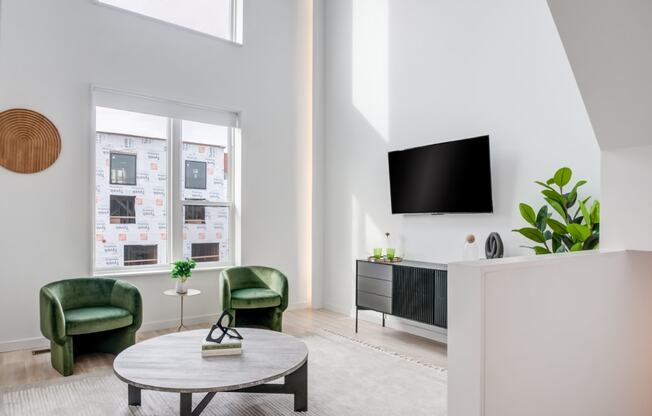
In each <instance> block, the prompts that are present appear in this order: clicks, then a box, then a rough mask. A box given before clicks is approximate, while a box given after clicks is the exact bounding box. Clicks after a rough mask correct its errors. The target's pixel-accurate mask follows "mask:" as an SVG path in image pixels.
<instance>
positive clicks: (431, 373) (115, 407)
mask: <svg viewBox="0 0 652 416" xmlns="http://www.w3.org/2000/svg"><path fill="white" fill-rule="evenodd" d="M302 339H303V340H304V341H305V342H306V344H307V345H308V350H309V357H308V360H309V368H308V377H309V381H308V383H309V384H308V391H309V393H308V409H309V410H308V412H307V413H303V414H305V415H306V416H312V415H314V416H331V415H332V416H344V415H356V416H379V415H410V416H419V415H428V416H443V415H445V414H446V378H447V377H446V371H445V370H443V369H441V368H438V367H435V366H432V365H429V364H427V363H421V362H419V361H417V360H414V359H411V358H410V357H406V356H403V355H400V354H395V353H393V352H391V351H386V350H384V349H383V348H380V347H378V346H374V345H370V344H367V343H364V342H360V341H358V340H356V339H353V338H348V337H345V336H341V335H338V334H336V333H332V332H327V331H320V332H319V333H318V334H311V335H309V336H306V337H303V338H302ZM0 395H1V396H0V398H1V399H0V400H1V401H0V415H7V416H18V415H20V416H26V415H30V416H37V415H62V416H63V415H65V416H69V415H84V416H86V415H87V416H96V415H111V416H114V415H120V416H129V415H138V416H141V415H142V416H145V415H147V416H149V415H156V416H167V415H170V416H172V415H178V414H179V395H177V394H171V393H159V392H152V391H143V393H142V404H143V405H142V407H130V406H128V405H127V386H126V385H125V384H124V383H122V382H121V381H119V380H118V379H117V378H116V377H115V376H114V375H113V373H111V372H108V371H107V372H100V373H97V374H90V375H82V376H71V377H68V378H66V379H63V378H62V379H61V380H54V381H48V382H43V383H37V384H33V385H29V386H19V387H11V388H5V389H2V390H0ZM202 397H203V395H202V394H195V395H193V402H194V405H196V404H197V403H198V402H199V401H200V400H201V398H202ZM292 403H293V402H292V396H289V395H276V394H273V395H272V394H242V393H218V394H217V395H216V396H215V398H214V399H213V400H212V401H211V403H210V404H209V405H208V407H207V408H206V409H205V410H204V412H203V413H202V415H206V416H227V415H228V416H259V415H297V414H300V413H294V412H293V411H292Z"/></svg>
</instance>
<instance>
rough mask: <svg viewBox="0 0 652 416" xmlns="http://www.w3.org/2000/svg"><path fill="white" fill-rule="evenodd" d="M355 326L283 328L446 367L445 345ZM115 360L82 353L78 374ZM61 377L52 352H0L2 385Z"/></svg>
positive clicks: (324, 322) (286, 322)
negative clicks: (332, 335) (327, 334)
mask: <svg viewBox="0 0 652 416" xmlns="http://www.w3.org/2000/svg"><path fill="white" fill-rule="evenodd" d="M354 325H355V321H354V319H352V318H349V317H348V316H345V315H340V314H337V313H334V312H330V311H326V310H311V309H303V310H294V311H287V312H285V314H284V319H283V331H284V332H286V333H288V334H291V335H303V334H308V333H311V332H316V331H319V330H321V329H326V330H330V331H334V332H337V333H340V334H343V335H346V336H350V337H353V338H356V339H360V340H362V341H365V342H368V343H370V344H373V345H377V346H380V347H383V348H385V349H387V350H390V351H394V352H398V353H401V354H404V355H407V356H410V357H413V358H415V359H418V360H420V361H422V362H426V363H430V364H433V365H436V366H439V367H446V345H444V344H440V343H437V342H434V341H430V340H428V339H425V338H421V337H418V336H415V335H410V334H407V333H404V332H400V331H396V330H393V329H390V328H383V327H382V326H380V325H376V324H373V323H369V322H365V321H360V327H359V332H358V334H355V327H354ZM208 327H209V325H196V326H194V327H191V328H192V329H199V328H208ZM174 330H175V329H166V330H160V331H143V332H139V333H138V341H142V340H145V339H148V338H152V337H156V336H159V335H164V334H167V333H170V332H172V331H174ZM112 363H113V356H112V355H109V354H90V355H85V356H80V357H78V358H77V360H76V362H75V369H74V371H75V374H84V373H91V372H94V371H100V370H106V369H110V368H111V366H112ZM57 378H62V376H61V375H60V374H59V373H57V372H56V371H55V370H54V369H52V367H51V366H50V354H49V353H44V354H37V355H33V354H32V351H30V350H22V351H12V352H5V353H0V386H16V385H21V384H28V383H33V382H37V381H43V380H51V379H57Z"/></svg>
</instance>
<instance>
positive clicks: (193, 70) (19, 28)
mask: <svg viewBox="0 0 652 416" xmlns="http://www.w3.org/2000/svg"><path fill="white" fill-rule="evenodd" d="M246 3H247V4H246V7H245V16H244V25H245V33H244V42H245V44H244V46H243V47H238V46H234V45H232V44H229V43H227V42H224V41H221V40H217V39H212V38H210V37H208V36H204V35H201V34H196V33H192V32H188V31H185V30H182V29H178V28H175V27H172V26H169V25H165V24H161V23H158V22H153V21H151V20H148V19H144V18H142V17H139V16H135V15H132V14H128V13H125V12H122V11H119V10H114V9H112V8H108V7H104V6H99V5H96V4H94V3H93V2H92V1H91V0H69V1H56V2H54V1H48V0H2V3H1V10H0V19H1V20H0V110H4V109H8V108H13V107H26V108H30V109H33V110H36V111H39V112H42V113H43V114H45V115H46V116H47V117H48V118H50V120H52V121H53V122H54V124H55V125H56V126H57V127H58V129H59V131H60V133H61V137H62V142H63V148H62V153H61V157H60V158H59V160H58V161H57V162H56V163H55V164H54V165H53V166H52V167H50V168H49V169H47V170H46V171H43V172H41V173H38V174H33V175H19V174H15V173H12V172H10V171H8V170H6V169H3V168H0V189H2V195H3V199H2V202H0V218H1V219H2V237H1V238H0V260H1V261H0V264H2V276H3V285H4V288H5V289H4V290H1V291H0V316H3V317H4V318H3V323H2V326H1V327H2V330H1V331H0V350H1V349H7V348H11V347H16V346H24V345H29V344H30V342H33V341H34V340H35V339H36V340H37V339H38V337H39V336H40V333H39V324H38V290H39V288H40V287H41V286H42V285H44V284H46V283H47V282H50V281H53V280H57V279H61V278H67V277H76V276H86V275H88V274H89V273H90V270H91V249H92V240H91V239H90V236H91V228H90V227H91V213H92V207H91V196H90V195H91V194H90V193H91V191H92V190H91V186H90V183H91V180H90V178H91V174H92V172H91V170H90V160H91V159H90V144H91V141H92V140H93V137H92V135H91V134H90V115H91V114H90V109H91V106H90V100H91V96H90V85H91V84H92V83H97V84H101V85H104V86H107V87H112V88H117V89H121V90H126V91H131V92H135V93H141V94H145V95H150V96H156V97H161V98H167V99H173V100H177V101H181V102H187V103H191V104H199V105H207V106H213V107H220V108H225V109H229V110H241V111H242V119H241V121H242V136H243V162H242V168H243V176H242V189H243V192H242V261H243V263H246V264H251V263H259V264H266V265H270V266H274V267H278V268H279V269H281V270H282V271H283V272H285V273H286V274H287V275H288V277H289V279H290V302H291V304H293V305H295V306H296V305H307V304H308V303H309V302H310V297H311V294H310V286H311V284H310V274H311V252H310V250H311V244H310V239H311V238H312V237H311V227H312V213H311V205H310V204H311V202H310V201H311V198H312V194H311V186H312V184H311V180H312V179H311V178H312V175H311V169H312V157H311V155H312V143H311V137H312V124H311V122H312V84H311V79H312V73H311V72H312V61H311V60H312V57H311V54H312V2H311V1H308V0H287V1H283V2H270V1H267V0H247V2H246ZM127 280H129V281H131V282H133V283H134V284H136V285H137V286H138V287H139V288H140V289H141V292H142V294H143V298H144V305H145V317H144V319H145V323H146V325H149V326H150V327H152V326H155V325H159V326H166V325H171V324H172V321H175V320H176V319H177V317H178V303H177V302H178V300H177V299H174V298H168V297H164V296H162V293H161V292H162V291H163V290H164V289H167V288H170V287H172V283H171V281H170V280H169V278H168V277H167V275H148V276H140V277H129V278H127ZM191 286H193V287H196V288H198V289H201V290H202V291H203V292H204V293H203V294H202V295H201V296H199V297H196V298H193V299H191V300H190V301H189V302H187V305H186V314H187V316H188V317H193V316H194V317H200V318H201V319H204V320H205V319H206V316H207V315H211V314H216V313H217V312H218V310H219V301H218V299H219V293H218V272H217V271H213V272H205V273H197V274H196V275H195V276H194V277H193V279H192V283H191ZM157 323H158V324H157ZM20 340H23V341H24V342H16V341H20Z"/></svg>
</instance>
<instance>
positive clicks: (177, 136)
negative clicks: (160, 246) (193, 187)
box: [90, 85, 242, 277]
mask: <svg viewBox="0 0 652 416" xmlns="http://www.w3.org/2000/svg"><path fill="white" fill-rule="evenodd" d="M96 92H99V93H101V94H110V95H112V96H114V97H112V100H113V99H115V100H118V101H119V100H120V97H121V96H122V97H125V98H126V99H129V97H135V98H136V99H142V100H146V101H153V102H156V103H157V104H160V105H168V106H169V105H171V106H181V107H182V108H184V109H185V110H193V109H194V110H198V111H200V112H204V113H206V112H209V113H210V112H214V113H217V114H219V113H228V114H229V115H232V116H233V117H234V119H235V126H226V127H228V132H229V136H228V142H227V146H226V149H227V154H228V157H227V165H226V166H227V169H228V171H227V189H226V192H227V200H225V201H218V202H209V201H204V200H187V201H186V200H183V189H182V173H183V166H182V164H183V162H184V161H183V137H182V129H181V124H182V121H183V120H187V121H197V120H193V119H192V118H189V117H187V116H183V117H180V118H174V117H171V116H168V115H161V114H156V113H154V112H147V111H145V110H142V111H140V112H141V113H143V114H153V115H157V116H161V117H166V118H167V119H168V123H167V124H168V130H167V139H160V138H157V140H166V141H167V144H168V145H167V152H166V153H167V161H166V162H167V167H168V168H167V181H166V192H167V197H166V212H167V216H166V219H167V221H166V232H167V239H166V244H165V246H166V257H167V263H166V264H156V265H137V266H124V265H123V266H117V267H110V268H99V269H98V268H97V264H96V245H95V243H96V232H95V231H96V228H95V227H96V223H97V221H96V213H97V210H96V201H95V197H96V191H95V190H96V186H97V184H96V175H95V172H96V169H97V167H96V150H97V149H96V145H97V133H98V132H97V130H96V107H107V108H114V109H118V110H126V111H132V112H139V111H138V110H137V109H134V108H133V107H130V106H125V107H129V108H121V107H122V106H115V105H114V106H111V105H106V104H98V103H97V100H96V98H95V93H96ZM90 101H91V105H90V111H91V123H90V127H91V134H90V137H91V146H90V152H91V192H90V194H91V195H90V197H91V211H92V212H91V240H90V241H91V262H92V264H91V275H93V276H96V277H102V276H129V275H147V274H161V273H169V271H170V264H171V263H172V262H173V261H174V260H175V259H181V258H182V255H183V227H184V225H185V215H184V211H183V207H184V206H185V205H202V206H206V207H227V208H229V221H228V233H229V234H228V246H229V258H228V259H226V260H224V261H219V262H201V263H198V264H197V267H196V269H195V270H200V271H201V270H222V269H224V268H228V267H231V266H235V265H238V264H240V261H241V260H240V259H241V244H240V237H241V225H240V189H239V187H240V183H241V182H240V181H241V178H240V175H241V172H240V170H239V160H240V151H241V148H242V144H241V137H242V131H241V126H240V121H239V120H240V118H241V114H242V113H241V111H233V110H225V109H221V108H214V107H206V106H200V105H193V104H186V103H182V102H177V101H172V100H167V99H159V98H153V97H149V96H146V95H141V94H134V93H130V92H124V91H118V90H114V89H109V88H105V87H101V86H97V85H91V100H90ZM184 113H185V111H184ZM200 122H204V123H208V124H211V123H210V122H207V121H205V120H200ZM214 124H217V125H221V124H219V123H214ZM117 134H121V133H117ZM139 137H140V136H139ZM183 184H185V178H183ZM114 186H115V185H114ZM121 186H122V185H121ZM124 186H130V185H124Z"/></svg>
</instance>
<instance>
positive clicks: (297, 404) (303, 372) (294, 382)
mask: <svg viewBox="0 0 652 416" xmlns="http://www.w3.org/2000/svg"><path fill="white" fill-rule="evenodd" d="M285 385H286V388H287V389H288V391H290V392H292V394H294V411H295V412H307V411H308V361H306V362H305V363H303V365H302V366H301V367H299V369H298V370H297V371H295V372H294V373H292V374H289V375H287V376H286V377H285Z"/></svg>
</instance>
